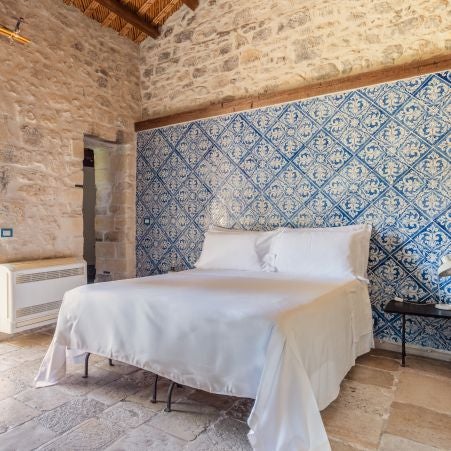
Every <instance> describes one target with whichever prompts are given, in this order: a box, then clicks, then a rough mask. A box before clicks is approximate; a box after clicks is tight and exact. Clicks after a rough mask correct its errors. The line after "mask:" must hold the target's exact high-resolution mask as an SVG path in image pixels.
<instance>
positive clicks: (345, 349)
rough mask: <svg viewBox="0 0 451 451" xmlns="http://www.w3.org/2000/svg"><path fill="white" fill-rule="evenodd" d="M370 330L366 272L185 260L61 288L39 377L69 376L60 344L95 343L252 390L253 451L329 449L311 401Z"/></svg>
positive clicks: (335, 381) (129, 357) (226, 389)
mask: <svg viewBox="0 0 451 451" xmlns="http://www.w3.org/2000/svg"><path fill="white" fill-rule="evenodd" d="M372 340H373V339H372V321H371V308H370V302H369V298H368V290H367V287H366V285H365V284H364V283H363V282H360V281H357V280H300V279H299V278H296V276H293V275H287V274H281V273H267V272H248V271H207V270H190V271H183V272H178V273H170V274H167V275H162V276H152V277H144V278H138V279H130V280H122V281H115V282H106V283H99V284H94V285H86V286H82V287H79V288H76V289H74V290H71V291H69V292H67V293H66V295H65V297H64V302H63V304H62V306H61V310H60V314H59V317H58V323H57V326H56V331H55V335H54V338H53V341H52V343H51V345H50V348H49V350H48V351H47V354H46V356H45V357H44V360H43V362H42V365H41V368H40V370H39V373H38V375H37V376H36V386H37V387H43V386H46V385H51V384H55V383H57V381H58V380H60V379H61V378H63V377H64V376H65V371H66V350H71V351H72V353H77V352H78V353H81V352H91V353H94V354H98V355H101V356H105V357H108V358H112V359H115V360H119V361H122V362H126V363H129V364H131V365H135V366H137V367H140V368H144V369H146V370H149V371H153V372H155V373H158V374H160V375H162V376H165V377H167V378H169V379H171V380H173V381H176V382H179V383H181V384H184V385H188V386H191V387H195V388H199V389H202V390H207V391H210V392H213V393H221V394H230V395H235V396H242V397H249V398H254V399H255V400H256V401H255V405H254V408H253V411H252V413H251V415H250V417H249V420H248V423H249V426H250V429H251V432H250V433H249V440H250V442H251V444H252V446H253V448H254V449H255V450H261V451H300V450H329V449H330V446H329V442H328V439H327V435H326V432H325V429H324V426H323V423H322V420H321V416H320V413H319V411H320V410H322V409H323V408H325V407H326V406H327V405H328V404H329V403H330V402H331V401H333V400H334V399H335V398H336V396H337V395H338V392H339V387H340V382H341V381H342V379H343V377H344V376H345V374H346V373H347V371H348V370H349V369H350V368H351V366H352V365H353V364H354V361H355V358H356V357H357V356H358V355H360V354H362V353H364V352H368V351H369V349H370V347H371V346H372V343H373V341H372Z"/></svg>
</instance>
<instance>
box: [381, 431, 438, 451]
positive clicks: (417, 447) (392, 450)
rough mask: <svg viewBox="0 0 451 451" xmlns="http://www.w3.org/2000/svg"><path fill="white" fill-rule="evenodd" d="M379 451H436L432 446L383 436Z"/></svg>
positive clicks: (388, 435) (387, 435) (392, 436)
mask: <svg viewBox="0 0 451 451" xmlns="http://www.w3.org/2000/svg"><path fill="white" fill-rule="evenodd" d="M379 451H438V448H435V447H433V446H428V445H423V444H421V443H417V442H413V441H412V440H409V439H407V438H403V437H397V436H396V435H390V434H384V435H383V436H382V439H381V444H380V446H379Z"/></svg>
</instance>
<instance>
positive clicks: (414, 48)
mask: <svg viewBox="0 0 451 451" xmlns="http://www.w3.org/2000/svg"><path fill="white" fill-rule="evenodd" d="M450 36H451V7H450V3H449V1H448V0H396V1H383V0H317V1H311V0H277V1H275V0H273V1H261V0H246V1H237V0H201V1H200V6H199V7H198V8H197V10H196V11H195V12H191V11H190V10H188V8H185V7H183V8H181V9H180V10H179V11H178V12H177V13H176V14H174V15H173V16H172V17H171V18H170V19H169V21H168V22H166V24H165V26H164V28H163V34H162V37H161V38H160V39H158V40H157V41H153V40H151V39H147V40H146V41H144V42H143V44H141V48H140V68H141V78H142V85H141V90H142V91H141V92H142V98H143V118H144V119H146V118H149V117H155V116H160V115H164V114H169V113H173V112H177V111H183V110H187V109H192V108H194V107H196V106H201V105H206V104H209V103H214V102H217V101H220V100H227V99H233V98H239V97H243V96H247V95H255V94H260V93H263V92H275V91H279V90H283V89H288V88H293V87H296V86H301V85H307V84H309V83H311V82H312V81H317V80H325V79H331V78H337V77H340V76H345V75H348V74H354V73H359V72H363V71H367V70H368V69H376V68H380V67H383V66H390V65H393V64H399V63H406V62H409V61H413V60H418V59H422V58H428V57H431V56H434V55H438V54H441V53H444V52H447V51H448V52H449V50H450V49H451V38H450Z"/></svg>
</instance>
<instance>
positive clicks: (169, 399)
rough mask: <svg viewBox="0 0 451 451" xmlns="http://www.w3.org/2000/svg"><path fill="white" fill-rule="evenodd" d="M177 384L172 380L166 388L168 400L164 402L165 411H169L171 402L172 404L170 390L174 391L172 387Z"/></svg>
mask: <svg viewBox="0 0 451 451" xmlns="http://www.w3.org/2000/svg"><path fill="white" fill-rule="evenodd" d="M176 385H177V384H176V383H175V382H172V383H171V385H170V386H169V390H168V401H167V404H166V408H165V409H164V411H165V412H170V411H171V410H172V409H171V404H172V392H173V391H174V388H175V386H176Z"/></svg>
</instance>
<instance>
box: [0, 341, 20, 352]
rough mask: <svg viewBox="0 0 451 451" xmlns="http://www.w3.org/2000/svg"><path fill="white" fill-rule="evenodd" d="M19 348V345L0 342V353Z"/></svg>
mask: <svg viewBox="0 0 451 451" xmlns="http://www.w3.org/2000/svg"><path fill="white" fill-rule="evenodd" d="M18 349H19V348H18V347H17V346H13V345H12V344H10V343H7V342H6V343H5V342H1V343H0V355H2V354H6V353H7V352H11V351H17V350H18Z"/></svg>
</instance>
